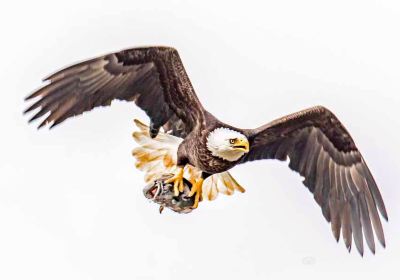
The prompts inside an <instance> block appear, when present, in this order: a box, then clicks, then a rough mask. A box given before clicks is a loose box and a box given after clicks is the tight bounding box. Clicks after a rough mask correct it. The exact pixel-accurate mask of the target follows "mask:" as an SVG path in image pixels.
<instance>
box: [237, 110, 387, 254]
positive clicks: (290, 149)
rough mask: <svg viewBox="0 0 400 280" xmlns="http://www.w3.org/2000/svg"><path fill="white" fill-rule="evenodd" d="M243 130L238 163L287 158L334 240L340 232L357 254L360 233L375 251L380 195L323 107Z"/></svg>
mask: <svg viewBox="0 0 400 280" xmlns="http://www.w3.org/2000/svg"><path fill="white" fill-rule="evenodd" d="M244 132H245V133H246V134H247V136H248V138H249V142H250V152H249V153H248V154H246V155H245V156H244V157H243V159H242V160H241V162H242V163H243V162H247V161H252V160H259V159H278V160H286V159H287V158H288V157H289V159H290V163H289V167H290V168H291V169H292V170H295V171H297V172H299V173H300V175H302V176H304V181H303V183H304V185H306V186H307V187H308V189H309V190H310V191H311V192H312V193H313V194H314V198H315V200H316V201H317V203H318V204H319V205H320V206H321V208H322V213H323V215H324V217H325V218H326V220H327V221H328V222H331V226H332V231H333V234H334V236H335V238H336V240H339V237H340V230H341V231H342V235H343V239H344V242H345V244H346V247H347V248H348V249H349V250H350V249H351V242H352V236H353V238H354V241H355V244H356V247H357V249H358V251H359V252H360V254H363V251H364V249H363V233H364V236H365V239H366V241H367V244H368V246H369V248H370V249H371V251H372V252H375V242H374V234H373V231H375V235H376V236H377V238H378V240H379V241H380V243H381V244H382V245H383V246H385V238H384V234H383V229H382V224H381V221H380V218H379V215H378V211H377V209H379V212H380V213H381V215H382V216H383V217H384V218H385V219H386V220H387V218H388V217H387V213H386V209H385V205H384V202H383V199H382V196H381V194H380V192H379V190H378V187H377V185H376V183H375V181H374V178H373V177H372V175H371V172H370V171H369V169H368V167H367V165H366V163H365V161H364V159H363V157H362V156H361V154H360V152H359V151H358V149H357V147H356V145H355V144H354V141H353V139H352V138H351V136H350V134H349V133H348V132H347V130H346V129H345V128H344V126H343V125H342V124H341V123H340V121H339V120H338V119H337V118H336V117H335V115H333V114H332V113H331V112H330V111H329V110H328V109H326V108H324V107H314V108H310V109H307V110H304V111H301V112H298V113H294V114H292V115H289V116H286V117H283V118H281V119H278V120H275V121H273V122H271V123H269V124H266V125H264V126H262V127H260V128H257V129H254V130H245V131H244ZM371 222H372V224H371Z"/></svg>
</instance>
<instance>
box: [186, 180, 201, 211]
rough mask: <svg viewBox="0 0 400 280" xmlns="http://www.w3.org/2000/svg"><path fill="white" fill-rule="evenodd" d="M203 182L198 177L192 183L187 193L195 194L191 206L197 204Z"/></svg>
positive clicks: (195, 206)
mask: <svg viewBox="0 0 400 280" xmlns="http://www.w3.org/2000/svg"><path fill="white" fill-rule="evenodd" d="M203 182H204V179H203V178H200V179H199V180H197V181H196V182H195V183H194V184H193V185H192V189H191V190H190V193H189V196H190V197H191V196H193V195H195V197H194V204H193V206H192V208H197V206H199V201H200V197H201V194H202V192H203Z"/></svg>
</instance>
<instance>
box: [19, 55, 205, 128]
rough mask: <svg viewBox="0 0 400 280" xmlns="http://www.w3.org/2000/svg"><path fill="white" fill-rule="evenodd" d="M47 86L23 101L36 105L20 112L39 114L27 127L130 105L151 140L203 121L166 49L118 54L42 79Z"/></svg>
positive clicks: (181, 69)
mask: <svg viewBox="0 0 400 280" xmlns="http://www.w3.org/2000/svg"><path fill="white" fill-rule="evenodd" d="M45 81H48V84H47V85H45V86H43V87H42V88H40V89H39V90H37V91H35V92H34V93H32V94H31V95H30V96H28V97H27V98H26V100H31V99H33V98H36V97H38V99H37V100H36V101H35V102H34V103H33V104H32V105H31V106H30V107H29V108H27V109H26V110H25V113H26V112H30V111H33V110H35V109H37V108H40V110H39V111H38V112H36V114H35V115H34V116H33V117H32V118H31V119H30V121H32V120H35V119H37V118H40V117H42V116H44V115H46V114H47V113H49V115H47V116H46V118H45V119H44V120H43V121H42V123H41V124H40V125H39V127H42V126H44V125H46V124H48V123H52V124H51V127H53V126H55V125H57V124H59V123H61V122H63V121H64V120H66V119H67V118H70V117H73V116H75V115H79V114H81V113H83V112H85V111H90V110H92V109H93V108H95V107H98V106H107V105H110V104H111V102H112V100H114V99H118V100H126V101H134V102H135V103H136V105H138V106H139V107H140V108H141V109H143V110H144V111H145V112H146V113H147V115H148V116H149V117H150V120H151V123H152V131H153V133H154V134H156V132H157V131H158V129H159V128H160V127H161V126H163V125H165V124H167V123H168V125H169V126H171V125H172V127H173V128H174V127H175V126H176V125H175V126H174V125H173V123H174V122H179V125H180V130H179V131H178V130H176V131H174V132H175V134H176V135H177V136H180V135H181V134H183V133H188V132H190V131H191V130H192V129H193V127H194V126H195V125H196V122H198V121H199V120H201V119H202V118H203V112H204V110H203V107H202V105H201V103H200V101H199V100H198V98H197V96H196V94H195V91H194V89H193V87H192V85H191V83H190V80H189V78H188V76H187V74H186V72H185V69H184V67H183V64H182V61H181V59H180V57H179V54H178V52H177V51H176V50H175V49H173V48H169V47H146V48H134V49H128V50H123V51H120V52H116V53H111V54H107V55H104V56H100V57H97V58H94V59H91V60H88V61H84V62H82V63H78V64H75V65H73V66H70V67H68V68H65V69H63V70H61V71H59V72H57V73H55V74H53V75H51V76H50V77H48V78H46V79H45Z"/></svg>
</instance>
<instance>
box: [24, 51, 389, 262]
mask: <svg viewBox="0 0 400 280" xmlns="http://www.w3.org/2000/svg"><path fill="white" fill-rule="evenodd" d="M45 81H46V82H47V84H46V85H45V86H43V87H42V88H41V89H39V90H37V91H35V92H34V93H32V94H31V95H30V96H28V97H27V98H26V100H29V101H30V100H31V99H33V100H34V102H33V104H32V105H31V106H30V107H28V108H27V109H26V111H25V113H27V112H30V111H35V114H34V115H33V117H32V118H31V119H30V121H33V120H35V119H38V118H40V117H44V120H43V121H42V122H41V123H40V125H39V127H42V126H44V125H46V124H50V125H51V127H53V126H55V125H58V124H60V123H61V122H63V121H64V120H66V119H67V118H70V117H72V116H75V115H79V114H81V113H83V112H85V111H90V110H91V109H93V108H95V107H98V106H107V105H110V104H111V102H112V101H113V100H114V99H118V100H126V101H133V102H135V103H136V105H137V106H139V107H140V108H141V109H143V110H144V111H145V112H146V114H147V115H148V116H149V118H150V126H149V127H147V126H145V125H144V124H142V123H140V122H137V125H138V127H139V129H140V130H139V131H138V132H135V133H134V135H133V136H134V138H135V140H136V141H137V142H138V143H139V145H140V147H139V148H137V149H135V150H134V152H133V154H134V156H135V157H136V158H137V160H138V163H137V167H138V168H139V169H141V170H144V171H146V180H147V181H150V180H152V179H154V178H156V177H157V176H159V175H161V174H162V173H165V172H166V171H173V173H174V174H175V175H174V176H173V177H172V178H171V179H169V182H171V183H173V185H174V193H175V195H179V193H180V192H182V190H183V178H184V177H189V178H190V180H191V181H192V182H193V187H192V189H191V192H190V194H189V195H190V196H193V197H194V198H195V204H194V208H196V207H197V205H198V203H199V201H200V200H201V197H202V195H203V194H205V195H206V197H207V198H208V199H214V198H215V197H216V195H217V194H218V192H221V193H225V194H232V193H233V192H234V191H235V190H237V191H241V192H243V191H244V189H243V188H242V187H241V186H240V185H239V184H238V183H237V182H236V180H235V179H233V177H232V176H231V175H230V174H229V172H228V170H229V169H231V168H232V167H234V166H235V165H237V164H242V163H245V162H248V161H253V160H260V159H278V160H286V159H289V161H290V162H289V167H290V168H291V169H292V170H294V171H296V172H298V173H300V175H302V176H303V177H304V181H303V183H304V185H305V186H307V188H308V189H309V190H310V192H312V193H313V194H314V198H315V200H316V202H317V203H318V204H319V205H320V207H321V209H322V213H323V215H324V217H325V219H326V220H327V221H328V222H331V227H332V232H333V234H334V236H335V238H336V240H339V237H340V233H341V234H342V236H343V239H344V242H345V245H346V247H347V248H348V250H349V251H350V249H351V247H352V241H353V240H354V243H355V246H356V247H357V249H358V251H359V252H360V254H363V252H364V248H363V246H364V245H363V237H364V238H365V240H366V243H367V245H368V247H369V248H370V250H371V251H372V252H375V238H374V235H375V236H376V238H377V240H378V241H379V242H380V243H381V244H382V246H385V238H384V233H383V229H382V224H381V220H380V216H379V213H380V215H381V216H382V217H383V218H384V219H386V220H387V219H388V216H387V212H386V209H385V204H384V202H383V199H382V196H381V194H380V192H379V189H378V187H377V185H376V183H375V180H374V178H373V177H372V174H371V172H370V170H369V169H368V167H367V165H366V163H365V161H364V159H363V157H362V155H361V154H360V152H359V150H358V149H357V147H356V145H355V143H354V141H353V139H352V138H351V136H350V134H349V133H348V131H347V130H346V129H345V128H344V126H343V125H342V124H341V122H340V121H339V120H338V119H337V118H336V117H335V115H333V114H332V113H331V112H330V111H329V110H328V109H326V108H324V107H321V106H318V107H313V108H310V109H306V110H303V111H301V112H297V113H294V114H291V115H289V116H285V117H283V118H280V119H278V120H275V121H273V122H271V123H268V124H266V125H264V126H262V127H259V128H256V129H240V128H236V127H233V126H231V125H228V124H225V123H223V122H221V121H219V120H218V119H217V118H215V117H214V116H213V115H212V114H211V113H209V112H208V111H206V110H205V109H204V108H203V106H202V105H201V103H200V101H199V99H198V98H197V96H196V93H195V91H194V89H193V87H192V85H191V83H190V80H189V78H188V75H187V74H186V72H185V69H184V67H183V64H182V61H181V59H180V57H179V54H178V52H177V51H176V50H175V49H174V48H170V47H143V48H133V49H128V50H123V51H120V52H116V53H111V54H107V55H104V56H101V57H98V58H94V59H91V60H88V61H84V62H82V63H78V64H76V65H73V66H70V67H68V68H65V69H63V70H61V71H59V72H56V73H55V74H53V75H51V76H49V77H48V78H46V79H45ZM207 178H208V179H207ZM378 212H379V213H378Z"/></svg>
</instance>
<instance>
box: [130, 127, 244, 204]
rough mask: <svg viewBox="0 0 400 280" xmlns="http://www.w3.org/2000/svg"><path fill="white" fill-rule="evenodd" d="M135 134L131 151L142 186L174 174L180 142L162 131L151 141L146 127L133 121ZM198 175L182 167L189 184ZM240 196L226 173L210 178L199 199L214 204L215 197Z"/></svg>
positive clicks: (241, 189) (241, 188) (236, 187)
mask: <svg viewBox="0 0 400 280" xmlns="http://www.w3.org/2000/svg"><path fill="white" fill-rule="evenodd" d="M135 124H136V126H137V128H138V129H139V131H135V132H134V133H133V134H132V136H133V139H134V140H135V141H136V143H138V144H139V147H137V148H135V149H134V150H133V151H132V155H133V156H134V157H135V159H136V164H135V166H136V168H138V169H139V170H141V171H144V172H145V177H144V179H145V182H146V183H148V182H151V181H153V180H155V179H157V178H159V177H161V175H162V174H165V173H176V172H177V166H176V162H177V153H178V147H179V145H180V143H182V141H183V139H182V138H179V137H176V136H173V135H171V134H169V133H165V132H164V131H163V130H162V129H161V130H160V132H159V133H158V135H157V137H155V138H151V137H150V135H149V127H148V126H147V125H145V124H144V123H142V122H141V121H139V120H135ZM200 175H201V170H200V169H198V168H196V167H194V166H191V165H186V166H185V172H184V177H185V178H186V179H188V180H189V181H192V182H193V181H195V180H197V179H198V178H199V177H200ZM235 190H236V191H239V192H244V191H245V189H244V188H243V187H242V186H240V185H239V184H238V182H236V180H235V179H234V178H233V177H232V175H231V174H230V173H229V172H227V171H226V172H223V173H218V174H214V175H212V176H210V177H208V178H207V179H206V180H205V181H204V183H203V198H207V199H208V200H214V199H216V198H217V196H218V193H223V194H226V195H232V194H233V193H234V192H235Z"/></svg>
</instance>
